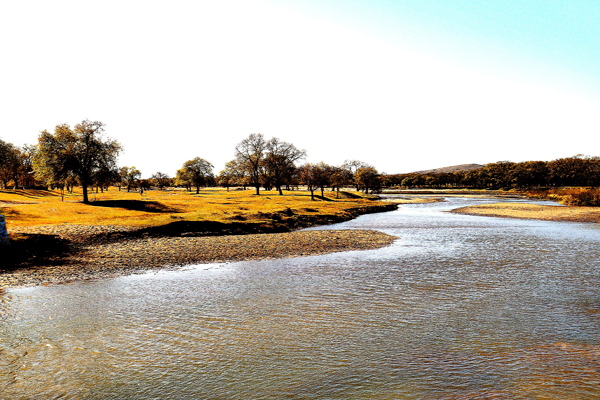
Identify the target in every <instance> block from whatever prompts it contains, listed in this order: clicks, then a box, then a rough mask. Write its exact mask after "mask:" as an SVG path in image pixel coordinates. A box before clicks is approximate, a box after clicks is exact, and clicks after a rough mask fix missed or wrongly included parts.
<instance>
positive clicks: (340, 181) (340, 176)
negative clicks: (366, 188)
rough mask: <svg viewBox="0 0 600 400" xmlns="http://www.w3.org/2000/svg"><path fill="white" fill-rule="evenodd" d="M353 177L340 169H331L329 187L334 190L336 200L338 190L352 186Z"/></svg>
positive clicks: (338, 194)
mask: <svg viewBox="0 0 600 400" xmlns="http://www.w3.org/2000/svg"><path fill="white" fill-rule="evenodd" d="M353 178H354V177H353V176H352V173H351V172H350V171H348V170H347V169H344V168H341V167H333V171H332V174H331V185H332V186H333V187H335V189H336V192H337V194H336V198H337V199H339V198H340V188H342V187H345V186H348V185H352V183H353Z"/></svg>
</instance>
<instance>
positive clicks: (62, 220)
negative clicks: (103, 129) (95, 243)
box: [0, 188, 374, 232]
mask: <svg viewBox="0 0 600 400" xmlns="http://www.w3.org/2000/svg"><path fill="white" fill-rule="evenodd" d="M89 196H90V201H91V203H90V204H83V203H82V201H81V198H82V193H81V189H80V188H79V189H77V188H76V189H75V191H74V193H72V194H71V193H65V195H64V199H63V197H62V196H61V193H60V192H58V191H44V190H0V214H3V215H5V216H6V222H7V226H8V229H9V232H10V228H11V227H25V226H37V225H64V224H79V225H117V226H128V227H152V226H162V225H166V224H169V223H171V222H174V221H215V222H231V221H241V220H248V219H251V220H252V221H254V222H261V221H268V220H270V219H271V216H272V215H271V214H273V213H281V212H285V211H286V210H288V209H290V210H291V211H292V212H293V213H294V214H296V215H319V214H340V213H344V212H345V211H348V210H350V209H355V208H360V207H364V206H366V205H369V206H373V205H374V204H373V202H372V200H371V199H369V198H368V197H365V196H363V195H360V194H359V195H358V196H357V195H356V193H348V194H346V195H344V194H343V193H341V196H340V199H336V194H335V193H333V192H326V193H325V197H326V198H325V199H322V200H316V201H312V200H311V198H310V193H309V192H306V191H285V192H284V195H283V196H280V195H279V194H278V193H277V192H275V191H265V192H261V195H260V196H256V195H255V194H254V191H253V190H230V191H227V190H225V189H216V188H206V189H204V190H201V191H200V193H199V194H196V192H195V191H193V192H188V191H185V190H179V189H177V190H164V191H163V190H152V191H145V192H144V194H143V195H140V194H139V193H138V192H129V193H128V192H127V191H119V190H118V189H117V188H110V190H108V191H105V192H104V193H95V192H90V193H89ZM324 200H326V201H324Z"/></svg>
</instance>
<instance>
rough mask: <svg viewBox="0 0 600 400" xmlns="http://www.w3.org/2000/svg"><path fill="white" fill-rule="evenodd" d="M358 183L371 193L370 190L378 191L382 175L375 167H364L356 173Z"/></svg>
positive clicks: (366, 191)
mask: <svg viewBox="0 0 600 400" xmlns="http://www.w3.org/2000/svg"><path fill="white" fill-rule="evenodd" d="M356 182H357V183H358V184H359V185H360V186H362V187H363V188H364V189H365V193H366V194H368V193H369V189H371V190H378V189H379V188H380V186H381V180H380V175H379V173H378V172H377V170H376V169H375V168H373V167H362V168H359V169H358V170H357V171H356Z"/></svg>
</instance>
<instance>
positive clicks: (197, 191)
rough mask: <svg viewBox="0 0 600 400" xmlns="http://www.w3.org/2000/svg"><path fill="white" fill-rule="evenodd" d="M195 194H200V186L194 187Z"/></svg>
mask: <svg viewBox="0 0 600 400" xmlns="http://www.w3.org/2000/svg"><path fill="white" fill-rule="evenodd" d="M196 194H200V186H198V185H196Z"/></svg>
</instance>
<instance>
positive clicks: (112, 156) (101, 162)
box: [34, 120, 122, 203]
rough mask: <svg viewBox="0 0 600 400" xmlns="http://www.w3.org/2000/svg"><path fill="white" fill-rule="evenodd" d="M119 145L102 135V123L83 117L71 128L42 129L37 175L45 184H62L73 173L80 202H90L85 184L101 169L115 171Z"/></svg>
mask: <svg viewBox="0 0 600 400" xmlns="http://www.w3.org/2000/svg"><path fill="white" fill-rule="evenodd" d="M121 149H122V147H121V145H120V144H119V143H118V142H117V141H115V140H113V139H110V138H105V137H104V124H103V123H102V122H99V121H94V122H92V121H89V120H84V121H82V122H81V123H79V124H77V125H75V127H74V129H71V127H70V126H69V125H67V124H61V125H57V126H56V128H55V130H54V133H50V132H48V131H42V132H41V134H40V136H39V137H38V151H37V152H36V156H35V158H34V169H35V170H36V177H37V178H38V179H41V180H44V181H45V182H46V183H47V184H52V183H61V184H63V185H64V183H65V181H66V179H67V177H68V175H69V173H72V174H74V175H75V176H76V177H77V178H78V180H79V184H80V185H81V186H82V189H83V202H84V203H89V200H88V192H87V190H88V187H89V186H91V185H92V184H93V183H94V178H95V177H96V176H97V175H98V173H99V171H100V170H102V169H106V170H115V169H116V160H117V156H118V154H119V153H120V151H121Z"/></svg>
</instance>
